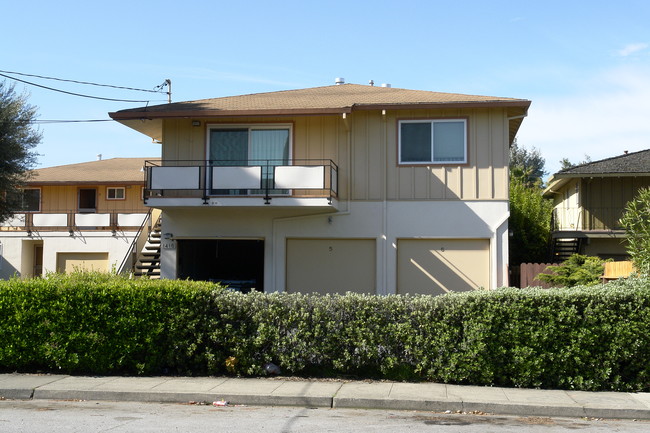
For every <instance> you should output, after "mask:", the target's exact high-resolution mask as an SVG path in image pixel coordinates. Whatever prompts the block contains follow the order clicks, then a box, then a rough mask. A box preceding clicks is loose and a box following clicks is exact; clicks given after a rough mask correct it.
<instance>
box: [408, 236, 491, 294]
mask: <svg viewBox="0 0 650 433" xmlns="http://www.w3.org/2000/svg"><path fill="white" fill-rule="evenodd" d="M397 262H398V265H397V280H398V281H397V291H398V293H402V294H404V293H418V294H434V295H438V294H443V293H448V292H451V291H454V292H461V291H468V290H476V289H479V288H482V287H488V286H489V276H490V272H489V269H490V253H489V240H487V239H445V240H439V239H438V240H431V239H400V240H398V243H397Z"/></svg>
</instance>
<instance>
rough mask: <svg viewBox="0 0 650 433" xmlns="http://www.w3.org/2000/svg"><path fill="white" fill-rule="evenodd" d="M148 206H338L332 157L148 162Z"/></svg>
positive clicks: (336, 182) (146, 192) (145, 199)
mask: <svg viewBox="0 0 650 433" xmlns="http://www.w3.org/2000/svg"><path fill="white" fill-rule="evenodd" d="M145 175H146V178H145V191H144V202H145V204H146V205H147V206H151V207H156V208H164V207H170V206H204V207H209V206H231V207H250V206H268V207H305V206H306V207H321V208H328V209H337V206H338V203H337V199H338V166H337V165H336V164H335V163H334V162H332V161H331V160H292V161H291V163H290V165H288V164H287V161H286V160H246V161H242V160H240V161H231V160H229V161H223V160H219V161H215V160H212V161H205V160H202V161H189V160H181V161H170V160H165V161H146V162H145Z"/></svg>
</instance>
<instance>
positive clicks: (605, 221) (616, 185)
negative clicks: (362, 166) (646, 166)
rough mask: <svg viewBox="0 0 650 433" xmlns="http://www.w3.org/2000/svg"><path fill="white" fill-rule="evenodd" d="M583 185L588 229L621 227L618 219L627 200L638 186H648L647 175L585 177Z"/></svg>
mask: <svg viewBox="0 0 650 433" xmlns="http://www.w3.org/2000/svg"><path fill="white" fill-rule="evenodd" d="M583 185H584V189H583V191H584V193H583V194H584V202H583V203H582V205H583V208H584V209H585V222H586V228H587V229H588V230H604V229H617V228H621V225H620V223H619V220H620V218H621V216H622V214H623V209H624V208H625V206H626V204H627V202H628V201H630V200H632V199H633V198H634V196H635V195H636V194H637V192H638V190H639V188H643V187H647V186H650V178H648V177H604V178H593V179H586V180H584V181H583Z"/></svg>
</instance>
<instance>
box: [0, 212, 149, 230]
mask: <svg viewBox="0 0 650 433" xmlns="http://www.w3.org/2000/svg"><path fill="white" fill-rule="evenodd" d="M146 217H147V213H145V212H127V211H111V212H103V213H102V212H99V213H80V212H74V211H48V212H16V213H14V214H13V217H11V218H9V219H8V220H6V221H4V222H3V223H2V224H0V231H5V232H6V231H14V232H15V231H18V232H27V234H28V235H31V234H32V233H34V232H61V231H67V232H69V233H70V235H73V234H74V233H75V232H77V231H111V232H113V233H115V232H116V231H130V230H138V229H139V228H140V226H141V225H142V223H143V221H144V220H145V218H146Z"/></svg>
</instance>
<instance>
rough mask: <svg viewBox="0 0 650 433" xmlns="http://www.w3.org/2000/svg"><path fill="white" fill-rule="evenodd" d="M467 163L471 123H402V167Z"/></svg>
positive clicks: (449, 121)
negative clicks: (469, 126)
mask: <svg viewBox="0 0 650 433" xmlns="http://www.w3.org/2000/svg"><path fill="white" fill-rule="evenodd" d="M466 162H467V120H465V119H418V120H400V122H399V163H400V164H465V163H466Z"/></svg>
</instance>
